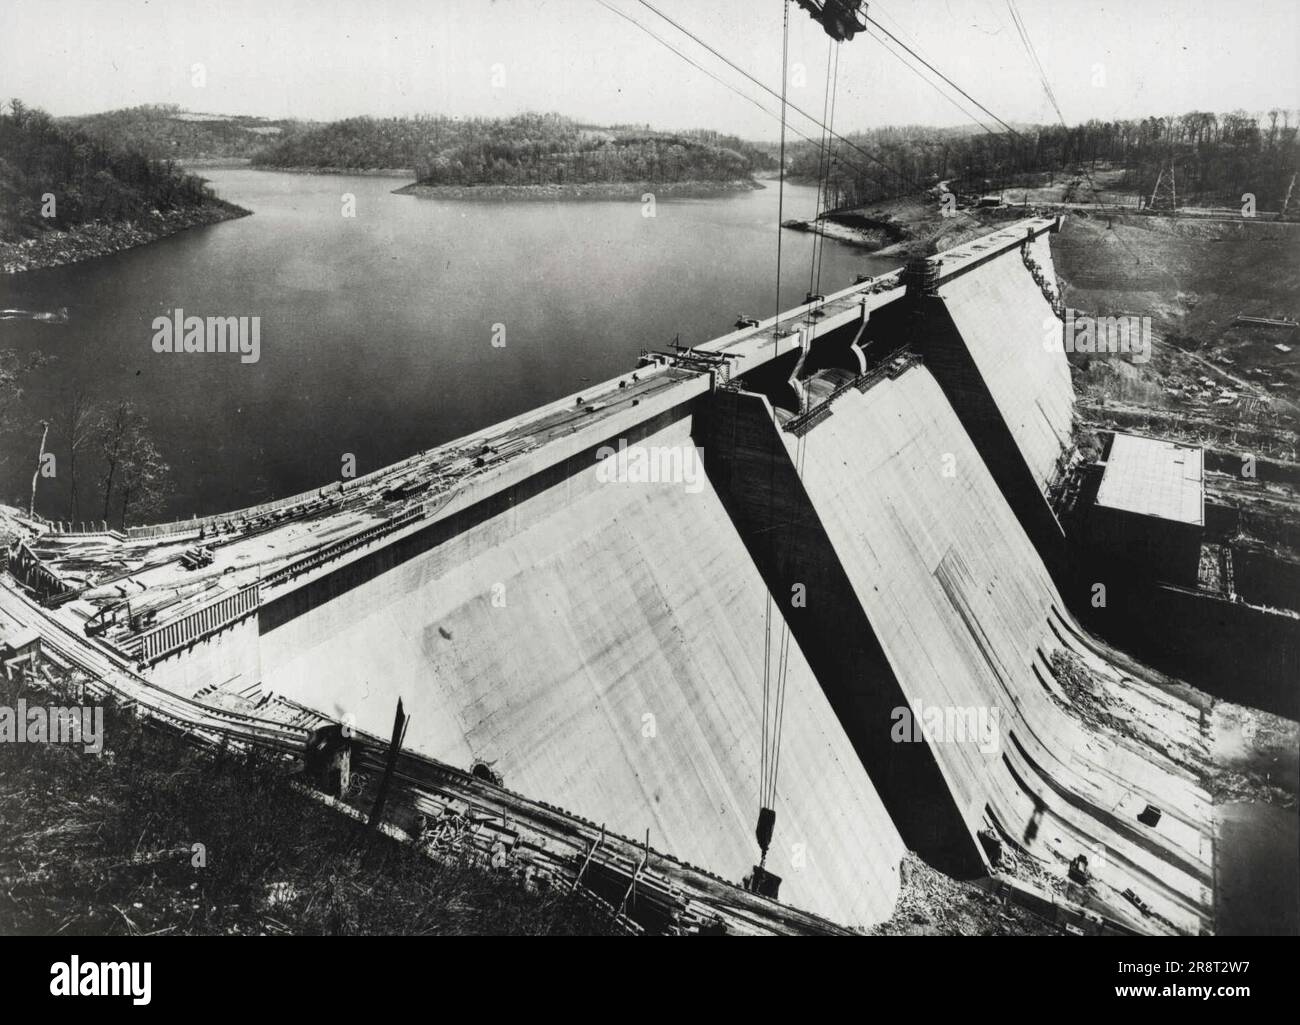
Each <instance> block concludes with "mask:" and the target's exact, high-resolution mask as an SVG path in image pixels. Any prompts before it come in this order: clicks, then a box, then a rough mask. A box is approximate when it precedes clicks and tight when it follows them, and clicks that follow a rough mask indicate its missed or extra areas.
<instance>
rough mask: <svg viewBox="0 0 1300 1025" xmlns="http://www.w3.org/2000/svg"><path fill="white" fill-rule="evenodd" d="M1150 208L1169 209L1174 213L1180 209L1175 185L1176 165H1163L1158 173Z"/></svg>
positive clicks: (1149, 204) (1148, 205)
mask: <svg viewBox="0 0 1300 1025" xmlns="http://www.w3.org/2000/svg"><path fill="white" fill-rule="evenodd" d="M1147 208H1148V209H1150V210H1168V211H1169V212H1170V213H1173V212H1174V211H1175V210H1177V209H1178V190H1177V189H1176V188H1175V187H1174V165H1173V164H1172V163H1171V164H1170V165H1169V166H1168V167H1161V168H1160V173H1159V174H1158V175H1156V187H1155V188H1154V189H1152V190H1151V202H1149V203H1148V204H1147Z"/></svg>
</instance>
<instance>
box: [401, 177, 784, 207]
mask: <svg viewBox="0 0 1300 1025" xmlns="http://www.w3.org/2000/svg"><path fill="white" fill-rule="evenodd" d="M762 188H766V186H765V185H763V184H762V183H761V182H758V181H754V180H753V179H752V178H740V179H736V180H734V181H681V182H592V183H583V184H577V183H573V184H563V185H560V184H551V185H424V184H421V183H420V182H415V183H414V184H412V185H407V186H406V187H404V188H400V189H394V190H393V191H394V192H395V193H396V194H397V195H399V196H421V197H423V198H425V199H489V200H501V199H514V200H519V199H541V200H550V201H556V200H567V199H623V200H635V201H637V202H640V201H641V197H642V196H644V195H645V194H646V193H650V194H651V195H653V196H654V197H655V199H656V200H659V199H707V198H709V197H711V196H722V195H727V194H728V193H733V192H750V191H752V190H754V189H762Z"/></svg>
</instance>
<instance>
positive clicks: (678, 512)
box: [262, 406, 903, 924]
mask: <svg viewBox="0 0 1300 1025" xmlns="http://www.w3.org/2000/svg"><path fill="white" fill-rule="evenodd" d="M613 440H614V439H611V441H613ZM629 441H631V442H637V441H640V442H642V443H644V444H650V445H672V446H693V445H695V444H696V443H697V442H696V440H695V438H694V436H693V435H692V417H691V415H690V409H689V407H685V406H684V407H680V408H679V409H678V410H677V411H676V412H675V413H674V414H672V415H671V416H667V417H661V418H659V419H658V420H656V421H655V422H654V423H652V424H649V425H646V427H645V428H644V431H643V432H642V433H641V434H639V435H637V436H636V437H633V438H630V439H629ZM594 455H595V453H594V451H593V452H590V453H588V454H587V455H586V456H585V457H580V458H576V459H575V460H574V461H573V462H572V463H571V464H569V465H567V466H565V467H561V468H557V469H556V470H555V471H554V472H552V473H549V474H547V475H544V476H543V477H541V478H534V479H532V480H529V481H526V482H524V483H522V484H520V485H518V486H517V487H515V488H512V489H510V490H509V491H508V492H505V493H503V494H502V495H500V496H498V498H497V499H495V500H494V502H493V504H491V505H490V506H485V507H484V508H483V509H481V510H479V511H478V512H477V513H474V515H472V516H471V515H469V512H472V511H467V513H466V514H465V516H464V517H463V518H462V519H461V520H460V521H459V522H458V523H456V524H452V525H449V526H448V527H446V528H444V529H446V530H449V531H450V530H457V531H458V532H456V533H454V534H452V535H451V536H448V537H446V538H444V539H442V540H437V539H436V538H432V537H425V538H423V539H417V540H413V541H412V542H411V543H410V544H409V545H408V546H407V548H406V549H405V550H404V551H399V552H397V553H390V554H388V555H386V556H385V555H382V554H381V555H380V556H377V557H376V558H375V559H374V560H373V562H372V565H370V566H369V567H366V566H361V565H354V566H352V567H348V569H347V572H346V573H345V574H343V575H341V576H342V579H340V580H339V581H338V582H337V583H336V584H335V585H331V586H326V585H321V586H319V587H316V588H314V589H310V590H308V589H304V591H302V592H300V593H298V594H297V595H290V596H289V597H288V598H286V599H284V600H282V601H281V602H279V603H276V605H275V606H273V607H271V608H268V610H267V615H266V617H265V619H264V630H265V632H264V634H263V636H262V660H263V665H264V670H265V677H264V682H265V684H266V686H267V687H268V688H270V689H272V690H275V691H278V692H281V693H284V694H286V695H288V696H290V697H292V698H294V699H295V700H297V701H300V702H302V703H304V704H307V705H310V706H313V707H316V708H319V709H320V710H321V711H323V712H325V713H328V714H330V715H348V714H351V715H354V716H355V717H356V720H357V722H358V724H359V725H360V726H361V727H363V728H364V729H367V730H373V731H375V732H379V733H382V732H385V731H386V729H387V727H388V724H389V723H390V722H391V718H392V713H393V706H394V704H395V702H396V700H397V698H398V696H399V695H400V696H401V697H402V699H403V700H404V702H405V705H406V708H407V710H408V711H409V712H410V713H411V716H412V721H411V726H410V729H409V731H408V734H407V739H406V743H407V745H408V746H409V747H411V748H413V749H415V750H418V751H422V752H425V753H427V754H430V755H432V756H434V757H437V758H440V759H443V760H445V761H448V762H451V763H453V764H458V765H462V766H468V765H469V764H470V763H471V762H472V761H473V760H474V759H484V760H487V761H489V762H492V763H493V764H494V767H495V769H496V770H497V771H498V772H500V773H501V774H502V776H503V777H504V780H505V783H506V785H507V786H509V787H511V788H513V789H516V790H519V791H520V792H522V793H525V794H529V795H532V796H534V797H538V798H541V799H544V800H548V801H553V802H555V803H557V804H560V805H563V806H564V807H566V808H569V809H572V810H574V811H577V812H579V813H580V814H582V815H584V816H586V817H589V818H591V819H593V820H595V821H597V822H604V823H607V824H608V826H609V827H610V828H611V829H613V830H616V831H618V832H621V833H623V834H625V835H630V836H641V835H643V834H644V832H645V830H647V829H648V830H649V831H650V838H651V842H652V843H653V844H654V845H655V846H657V847H659V848H660V849H663V850H667V851H671V852H672V853H674V854H675V855H677V856H679V857H682V858H684V859H686V860H689V861H692V862H695V863H698V864H700V865H702V866H704V867H707V868H708V869H710V870H712V871H715V872H717V873H719V874H721V875H723V876H726V877H728V878H731V879H733V880H739V879H740V878H741V877H742V876H743V875H744V874H745V873H747V872H748V871H749V869H750V867H751V866H752V865H753V863H754V861H755V860H756V856H757V845H756V843H755V840H754V838H753V832H754V826H755V821H756V817H757V810H758V792H759V768H760V763H761V752H760V736H761V722H762V681H763V663H762V657H763V637H764V609H765V602H766V593H765V591H764V587H763V582H762V580H761V578H760V577H759V574H758V572H757V571H756V570H755V568H754V567H753V565H752V563H751V562H750V561H749V559H748V558H747V557H746V554H745V550H744V547H743V545H742V544H741V541H740V539H739V537H738V536H737V534H736V531H735V529H734V527H733V526H732V525H731V522H730V520H729V519H728V517H727V515H726V512H725V510H724V509H723V507H722V504H721V502H720V501H719V499H718V496H717V494H716V492H715V490H714V486H713V484H712V483H711V481H710V480H708V479H703V480H700V481H699V485H700V486H699V488H698V489H697V490H695V493H691V489H689V488H688V487H685V486H683V485H682V484H680V483H679V484H630V483H626V484H617V483H599V482H598V481H597V480H596V472H595V458H594ZM431 542H436V543H431ZM494 598H495V599H496V600H495V601H494ZM779 614H780V613H779V610H778V611H777V615H778V616H779ZM651 717H652V718H651ZM776 812H777V827H776V838H775V841H774V845H773V849H772V852H771V855H770V857H769V861H768V867H769V868H770V869H771V870H772V871H774V872H776V873H777V874H778V875H780V876H782V877H784V880H785V882H784V884H783V887H782V890H781V897H782V899H783V900H785V901H788V902H789V903H791V904H794V905H795V906H798V907H801V908H805V909H807V910H810V911H815V912H818V913H821V914H824V915H827V916H829V917H831V918H833V919H835V920H836V921H840V922H845V923H849V924H867V923H871V922H875V921H879V920H881V919H882V918H884V917H887V916H888V915H889V914H890V913H891V911H892V910H893V906H894V902H895V899H896V895H897V887H898V876H897V866H898V862H899V860H900V858H901V856H902V852H903V846H902V843H901V841H900V839H899V837H898V834H897V831H896V830H895V829H894V826H893V824H892V823H891V822H890V819H889V816H888V815H887V813H886V812H885V810H884V807H883V806H882V804H881V803H880V800H879V798H878V797H877V795H876V793H875V789H874V787H873V785H872V783H871V781H870V779H869V778H868V776H867V774H866V772H865V771H864V769H863V768H862V765H861V763H860V762H859V760H858V758H857V757H856V755H855V753H854V751H853V748H852V746H851V745H850V744H849V743H848V741H847V740H846V739H845V738H844V735H843V731H842V730H841V729H840V728H839V725H838V723H837V722H836V719H835V716H834V714H833V713H832V711H831V709H830V707H829V705H828V703H827V701H826V698H825V697H824V695H823V694H822V691H821V688H820V687H819V686H818V684H817V681H816V679H815V678H814V676H813V674H812V671H811V669H810V668H809V666H808V663H807V661H806V659H805V657H804V654H803V652H802V650H801V649H800V648H799V646H798V645H797V644H796V645H793V646H792V648H791V651H790V659H789V684H788V692H787V699H786V721H785V727H784V744H783V749H782V756H781V773H780V780H779V788H778V797H777V804H776Z"/></svg>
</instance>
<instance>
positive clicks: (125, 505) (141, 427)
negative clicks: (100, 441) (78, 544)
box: [116, 412, 171, 529]
mask: <svg viewBox="0 0 1300 1025" xmlns="http://www.w3.org/2000/svg"><path fill="white" fill-rule="evenodd" d="M170 471H171V467H170V466H168V465H167V463H165V462H164V461H163V458H162V455H161V453H160V452H159V451H158V446H157V445H155V444H154V441H153V438H152V437H151V435H150V430H149V422H148V420H146V419H145V418H144V417H143V416H140V415H139V414H137V413H134V412H130V413H129V414H128V415H127V417H126V421H125V427H124V429H123V432H122V441H121V448H120V451H119V455H118V460H117V471H116V472H117V479H118V480H119V481H120V482H121V485H120V486H121V493H122V527H123V528H124V529H125V528H126V526H127V525H128V523H129V519H130V516H131V514H132V513H133V512H134V513H135V514H136V515H139V516H144V515H148V514H149V513H152V512H156V511H157V510H158V509H160V508H161V507H162V504H163V501H164V499H165V498H166V496H167V491H168V487H169V485H170V479H169V475H170Z"/></svg>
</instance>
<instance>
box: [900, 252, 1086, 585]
mask: <svg viewBox="0 0 1300 1025" xmlns="http://www.w3.org/2000/svg"><path fill="white" fill-rule="evenodd" d="M1052 323H1055V324H1057V325H1058V326H1059V324H1060V321H1059V320H1058V319H1057V317H1056V315H1055V313H1054V312H1053V310H1052V308H1051V306H1050V304H1049V303H1048V302H1047V300H1046V299H1045V298H1044V297H1043V294H1042V292H1041V291H1040V290H1039V288H1038V286H1037V285H1036V284H1035V283H1034V280H1033V278H1032V277H1031V275H1030V273H1029V271H1028V270H1027V269H1026V268H1025V266H1024V264H1023V262H1022V261H1021V257H1020V254H1019V253H1018V252H1016V251H1012V252H1010V253H1007V254H1006V255H1004V256H1001V257H998V258H997V259H995V260H992V261H990V262H989V263H987V264H985V265H984V266H982V267H980V268H979V269H978V270H977V271H973V272H971V273H968V274H964V275H962V276H960V277H958V278H955V279H954V280H952V281H951V282H948V283H947V284H945V285H943V286H941V287H940V289H939V298H938V299H933V298H931V299H922V300H920V303H919V308H918V310H917V313H916V315H915V316H914V318H913V320H912V323H911V331H912V332H913V336H914V339H915V343H916V345H917V348H918V351H920V352H921V354H922V355H923V357H924V358H925V362H926V365H927V366H928V367H929V368H930V370H931V371H932V372H933V374H934V376H935V378H936V380H937V381H938V382H939V384H940V386H941V387H942V389H943V392H944V395H945V396H946V397H947V399H948V402H949V403H950V404H951V406H952V408H953V410H954V411H955V412H956V414H957V417H958V419H959V420H960V421H961V424H962V427H963V428H964V429H965V431H966V433H967V434H968V435H969V436H970V437H971V439H972V440H973V441H974V443H975V448H976V450H977V451H978V453H979V455H980V457H981V459H982V460H983V462H984V464H985V465H986V466H987V467H988V469H989V472H990V473H991V474H992V475H993V479H994V480H995V481H997V484H998V487H999V489H1000V490H1001V491H1002V494H1003V495H1004V496H1005V497H1006V500H1007V502H1008V503H1009V504H1010V505H1011V507H1012V509H1013V510H1014V511H1015V513H1016V516H1017V518H1018V519H1019V520H1020V523H1021V525H1022V526H1023V527H1024V529H1025V531H1026V532H1027V533H1028V534H1029V536H1030V537H1031V538H1032V540H1033V541H1034V545H1035V547H1036V548H1037V549H1038V552H1039V554H1040V555H1041V556H1042V557H1043V559H1044V560H1045V561H1046V562H1047V564H1048V567H1049V569H1051V570H1052V572H1053V575H1054V577H1055V578H1056V579H1057V580H1058V581H1060V580H1062V579H1063V578H1064V574H1065V572H1066V564H1067V554H1066V552H1065V548H1064V544H1063V541H1064V536H1063V534H1062V531H1061V528H1060V525H1059V524H1058V523H1057V521H1056V517H1055V516H1054V514H1053V513H1052V510H1051V507H1050V505H1049V504H1048V502H1047V500H1046V497H1045V491H1046V488H1047V485H1048V483H1049V482H1050V481H1051V480H1052V478H1053V476H1054V475H1055V472H1056V466H1057V460H1058V459H1060V457H1061V456H1062V454H1063V453H1064V452H1066V451H1068V449H1069V447H1070V444H1071V425H1072V419H1073V408H1074V388H1073V384H1072V383H1071V380H1070V369H1069V365H1068V363H1067V361H1066V358H1065V353H1064V350H1063V349H1062V348H1060V346H1059V344H1058V346H1057V348H1056V349H1055V350H1054V351H1049V350H1048V349H1047V348H1046V347H1045V344H1044V341H1045V339H1046V338H1047V337H1048V334H1049V326H1050V325H1051V324H1052ZM1057 338H1058V343H1059V339H1060V335H1059V333H1058V335H1057Z"/></svg>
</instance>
